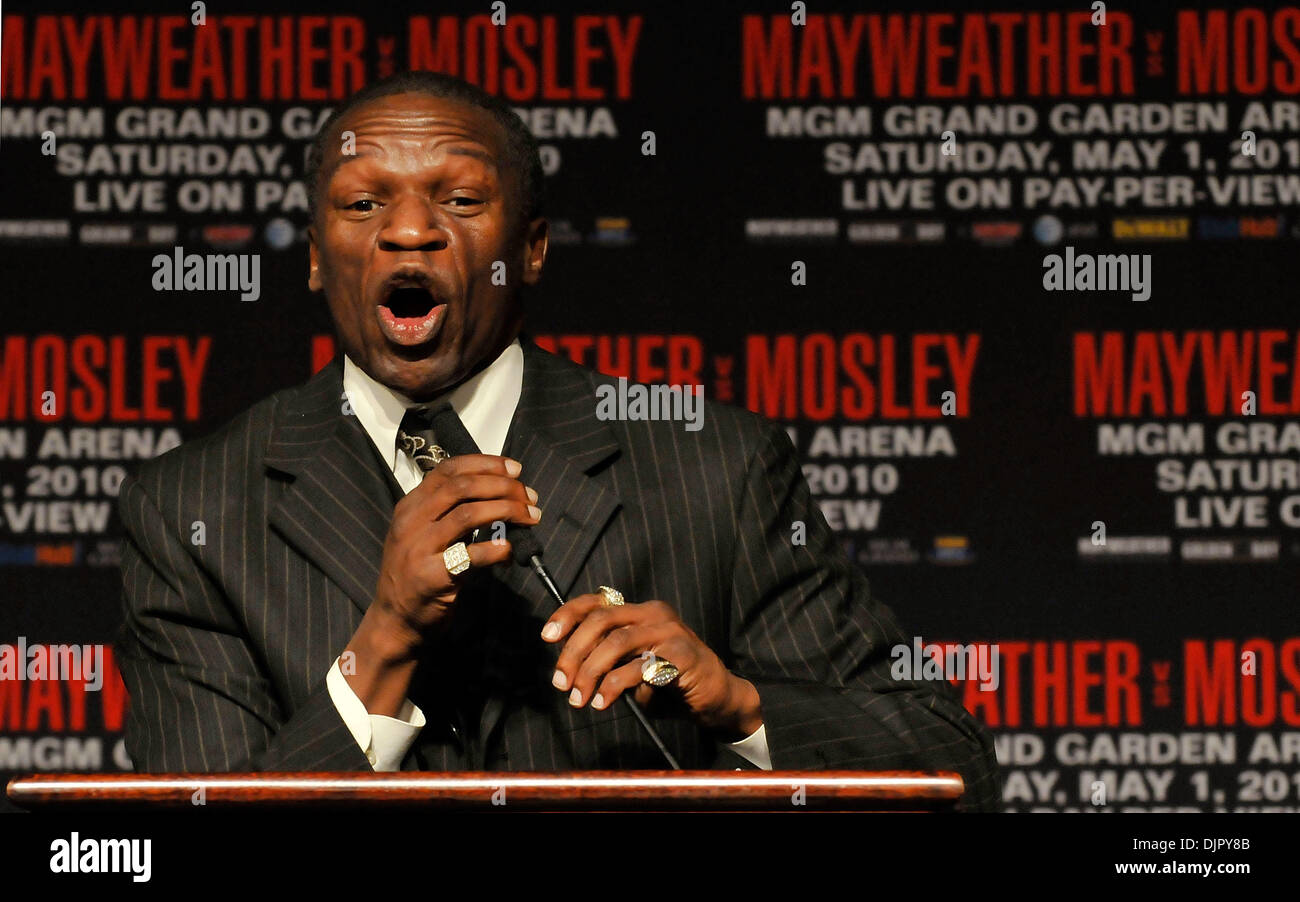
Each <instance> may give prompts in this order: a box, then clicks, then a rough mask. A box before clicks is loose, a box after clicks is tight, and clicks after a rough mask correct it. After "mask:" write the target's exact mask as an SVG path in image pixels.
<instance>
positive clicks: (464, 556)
mask: <svg viewBox="0 0 1300 902" xmlns="http://www.w3.org/2000/svg"><path fill="white" fill-rule="evenodd" d="M442 563H443V564H444V565H445V566H446V567H447V572H448V573H450V574H451V575H452V576H459V575H460V574H462V573H464V572H465V571H466V570H468V569H469V551H468V550H466V548H465V543H464V542H457V543H456V544H455V545H452V546H451V547H450V548H448V549H447V550H446V551H444V552H443V553H442Z"/></svg>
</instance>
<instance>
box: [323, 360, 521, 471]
mask: <svg viewBox="0 0 1300 902" xmlns="http://www.w3.org/2000/svg"><path fill="white" fill-rule="evenodd" d="M523 384H524V349H523V346H522V345H520V343H519V339H515V340H514V341H513V342H511V343H510V346H509V347H507V348H506V349H505V350H504V351H502V352H501V353H500V354H499V355H497V358H496V360H493V361H492V362H491V363H490V364H488V365H487V366H486V367H484V368H483V369H481V370H479V371H478V372H477V373H475V374H474V375H473V376H471V377H470V378H469V379H466V380H465V381H464V382H462V383H461V384H460V385H458V386H456V387H455V388H454V389H452V391H450V392H448V393H446V394H442V395H439V396H438V397H436V398H433V399H432V400H430V401H422V402H416V401H412V400H411V399H410V398H408V397H406V395H403V394H401V393H400V392H396V391H393V389H391V388H389V387H388V386H387V385H384V384H383V383H382V382H379V381H377V380H376V379H374V378H372V377H371V376H370V375H369V374H368V373H366V372H365V371H364V370H363V369H361V367H359V366H357V365H356V364H355V363H353V362H352V358H350V357H348V356H346V355H344V357H343V393H344V394H345V395H347V401H348V404H349V405H350V406H351V408H352V412H353V413H354V414H356V417H357V419H358V420H359V421H360V422H361V425H362V427H363V428H364V429H365V430H366V434H367V435H369V436H370V440H371V441H372V442H374V443H375V447H376V448H378V449H379V453H380V455H382V456H383V458H384V462H385V463H387V464H388V467H389V469H391V470H393V471H396V469H397V461H398V457H397V456H398V454H400V453H401V452H400V451H398V449H397V427H398V426H400V425H401V423H402V417H403V415H405V413H406V411H407V410H408V409H410V408H412V407H427V408H429V409H431V410H432V409H433V408H435V407H437V406H438V405H439V404H440V403H442V402H443V401H444V400H446V401H449V402H450V403H451V407H452V410H454V411H456V415H457V416H459V417H460V419H461V422H462V423H464V424H465V428H466V429H467V430H468V431H469V434H470V436H471V437H472V438H473V439H474V443H475V444H476V445H478V447H479V450H480V451H482V452H483V453H484V454H500V453H501V449H502V448H504V447H505V443H506V433H507V432H508V431H509V430H510V421H511V420H512V419H513V418H514V415H515V408H516V407H518V406H519V395H520V392H521V391H522V390H523Z"/></svg>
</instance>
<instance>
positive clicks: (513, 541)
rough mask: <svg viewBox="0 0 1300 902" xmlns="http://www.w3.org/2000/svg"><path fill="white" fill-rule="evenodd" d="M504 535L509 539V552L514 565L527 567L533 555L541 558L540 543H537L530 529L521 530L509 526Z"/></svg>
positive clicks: (512, 525)
mask: <svg viewBox="0 0 1300 902" xmlns="http://www.w3.org/2000/svg"><path fill="white" fill-rule="evenodd" d="M506 535H507V536H508V537H509V539H510V550H511V552H512V557H514V559H515V563H516V564H518V565H519V566H521V567H527V566H528V565H529V560H528V559H529V558H531V557H532V556H533V555H537V556H538V557H541V555H542V543H541V542H539V541H537V536H535V535H533V531H532V530H531V529H526V528H521V527H518V526H515V525H514V524H511V525H510V526H508V527H506Z"/></svg>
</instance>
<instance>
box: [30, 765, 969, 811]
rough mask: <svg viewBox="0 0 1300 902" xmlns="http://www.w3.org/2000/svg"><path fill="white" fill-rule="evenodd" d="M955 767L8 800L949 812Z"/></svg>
mask: <svg viewBox="0 0 1300 902" xmlns="http://www.w3.org/2000/svg"><path fill="white" fill-rule="evenodd" d="M963 789H964V787H963V784H962V780H961V777H960V776H958V775H957V774H954V773H919V772H914V771H887V772H866V771H575V772H568V773H506V772H500V773H483V772H456V773H428V772H424V773H413V772H399V773H381V774H375V773H257V774H225V773H223V774H33V775H29V776H21V777H15V778H14V779H12V780H10V781H9V786H8V789H7V790H6V792H7V795H8V797H9V799H10V800H11V801H12V802H14V803H15V804H17V805H20V806H21V807H23V808H26V809H28V810H30V811H42V812H70V811H99V812H107V811H124V810H129V811H142V810H143V811H180V810H186V809H207V810H209V811H210V810H212V809H214V808H216V809H220V810H226V811H235V810H240V809H250V810H253V809H256V810H262V809H299V810H300V809H304V808H312V809H319V808H325V809H344V808H356V807H368V808H396V809H426V810H430V809H431V810H441V811H493V810H496V811H512V810H513V811H519V810H530V811H682V810H689V811H768V812H777V811H792V812H798V811H808V810H821V811H828V810H829V811H950V810H952V808H953V806H954V805H955V804H956V803H957V800H958V799H960V798H961V794H962V791H963Z"/></svg>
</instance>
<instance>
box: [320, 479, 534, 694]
mask: <svg viewBox="0 0 1300 902" xmlns="http://www.w3.org/2000/svg"><path fill="white" fill-rule="evenodd" d="M520 470H521V467H520V465H519V463H518V462H517V461H514V460H510V459H509V458H505V457H498V456H495V455H491V454H464V455H461V456H459V457H453V458H451V459H450V460H445V461H443V462H442V463H440V464H438V466H437V467H435V468H434V469H432V470H430V471H428V472H427V473H425V474H424V478H423V479H422V480H421V481H420V484H419V485H418V486H416V487H415V488H414V489H412V490H411V491H410V492H409V493H407V495H406V497H404V498H402V499H401V500H400V501H398V502H397V506H396V507H395V508H394V510H393V522H392V523H391V524H390V525H389V527H388V535H387V537H386V538H385V539H384V556H383V560H382V561H381V563H380V565H379V584H378V586H377V587H376V589H375V598H374V601H373V602H372V603H371V605H370V607H369V608H367V610H366V616H365V618H364V619H363V620H362V622H361V626H360V627H358V628H357V632H356V634H355V635H354V636H353V637H352V641H351V642H349V643H348V650H349V651H352V652H353V653H354V655H355V657H354V659H353V660H354V662H355V672H354V673H351V674H349V673H347V672H346V671H345V673H344V676H345V678H346V679H347V681H348V685H349V686H351V688H352V691H353V692H355V693H356V695H357V697H358V698H359V699H361V701H362V703H363V704H365V706H366V710H367V711H369V712H370V713H371V714H387V715H389V716H393V715H395V714H396V712H397V711H398V710H399V709H400V707H401V705H402V702H403V700H404V699H405V698H406V693H407V690H408V689H409V687H410V680H411V677H412V675H413V674H414V672H415V661H416V659H417V658H418V652H419V648H420V646H421V645H422V644H423V642H424V640H425V638H426V637H427V636H428V635H430V634H432V633H433V632H435V631H436V630H437V629H438V628H439V627H440V626H442V625H445V623H446V621H447V618H448V616H449V614H450V613H451V611H452V610H453V608H454V606H455V602H456V597H457V594H458V593H459V591H460V584H461V582H462V580H463V578H464V577H465V576H468V575H469V573H468V572H467V573H464V574H461V575H460V576H453V575H452V574H450V573H448V572H447V566H446V564H444V563H443V559H442V553H443V552H444V551H446V550H447V548H449V547H450V546H452V545H454V544H456V542H460V541H465V542H466V551H468V553H469V560H470V568H471V569H470V571H469V572H472V571H473V569H474V568H479V567H488V566H491V565H492V564H496V563H499V562H501V561H504V560H507V559H508V558H509V557H510V543H509V541H507V540H505V539H504V538H500V539H498V540H496V541H493V540H492V539H488V540H486V541H482V542H474V543H472V544H471V543H469V542H468V538H469V535H470V534H471V533H472V532H473V531H474V530H475V529H479V528H482V527H486V526H491V525H492V524H494V523H497V522H503V523H518V524H522V525H524V526H532V525H534V524H535V523H537V522H538V521H539V520H540V519H541V515H542V512H541V510H540V509H539V508H538V507H537V506H536V505H537V501H538V498H537V493H536V492H535V491H533V490H532V489H531V488H528V487H527V486H525V485H524V484H523V483H522V482H520V481H519V480H518V479H517V478H516V477H517V476H518V475H519V473H520Z"/></svg>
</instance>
